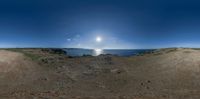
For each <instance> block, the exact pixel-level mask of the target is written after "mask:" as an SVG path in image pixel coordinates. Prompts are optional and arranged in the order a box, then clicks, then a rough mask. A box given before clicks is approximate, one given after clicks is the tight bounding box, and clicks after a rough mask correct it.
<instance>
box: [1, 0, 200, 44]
mask: <svg viewBox="0 0 200 99" xmlns="http://www.w3.org/2000/svg"><path fill="white" fill-rule="evenodd" d="M97 36H100V37H102V39H103V40H102V42H101V44H97V42H95V38H96V37H97ZM0 47H82V48H161V47H200V1H198V0H0Z"/></svg>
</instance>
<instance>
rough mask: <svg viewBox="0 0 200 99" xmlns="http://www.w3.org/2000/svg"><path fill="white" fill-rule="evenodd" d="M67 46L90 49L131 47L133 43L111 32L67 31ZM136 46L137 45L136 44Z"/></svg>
mask: <svg viewBox="0 0 200 99" xmlns="http://www.w3.org/2000/svg"><path fill="white" fill-rule="evenodd" d="M66 37H67V38H66V43H65V45H64V46H65V47H69V48H88V49H130V46H132V45H133V43H131V44H132V45H131V44H128V43H127V42H124V41H123V40H122V38H118V37H115V36H114V35H111V34H109V32H102V31H93V32H91V33H87V34H82V35H80V34H74V35H73V36H72V35H69V34H68V33H66ZM135 48H136V46H135Z"/></svg>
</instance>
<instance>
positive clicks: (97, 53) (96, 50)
mask: <svg viewBox="0 0 200 99" xmlns="http://www.w3.org/2000/svg"><path fill="white" fill-rule="evenodd" d="M101 54H103V49H94V56H98V55H101Z"/></svg>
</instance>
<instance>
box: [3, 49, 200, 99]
mask: <svg viewBox="0 0 200 99" xmlns="http://www.w3.org/2000/svg"><path fill="white" fill-rule="evenodd" d="M199 93H200V50H198V49H189V48H169V49H159V50H156V51H154V52H151V53H145V54H140V55H138V56H132V57H118V56H112V55H100V56H97V57H93V56H84V57H69V56H66V55H65V52H62V51H61V50H59V49H1V50H0V98H1V99H199V98H200V94H199Z"/></svg>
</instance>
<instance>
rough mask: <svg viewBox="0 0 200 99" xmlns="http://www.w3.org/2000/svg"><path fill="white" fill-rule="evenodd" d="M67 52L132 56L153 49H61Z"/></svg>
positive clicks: (71, 54)
mask: <svg viewBox="0 0 200 99" xmlns="http://www.w3.org/2000/svg"><path fill="white" fill-rule="evenodd" d="M63 50H64V51H66V52H67V55H69V56H84V55H92V56H98V55H101V54H112V55H117V56H134V55H137V54H140V53H145V52H151V51H153V50H154V49H131V50H130V49H127V50H126V49H123V50H121V49H119V50H118V49H109V50H108V49H104V50H103V49H94V50H93V49H75V48H69V49H63Z"/></svg>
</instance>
